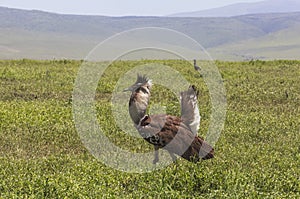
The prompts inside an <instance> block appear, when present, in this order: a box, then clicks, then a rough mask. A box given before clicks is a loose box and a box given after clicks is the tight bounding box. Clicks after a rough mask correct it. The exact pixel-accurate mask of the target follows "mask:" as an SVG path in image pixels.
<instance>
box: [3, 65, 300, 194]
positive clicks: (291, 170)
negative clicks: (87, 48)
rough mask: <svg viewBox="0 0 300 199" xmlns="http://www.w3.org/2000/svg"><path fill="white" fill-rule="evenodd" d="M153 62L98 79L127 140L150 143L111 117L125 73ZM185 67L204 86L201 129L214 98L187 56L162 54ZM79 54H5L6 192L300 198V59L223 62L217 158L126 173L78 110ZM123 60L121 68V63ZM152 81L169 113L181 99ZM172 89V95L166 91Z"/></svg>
mask: <svg viewBox="0 0 300 199" xmlns="http://www.w3.org/2000/svg"><path fill="white" fill-rule="evenodd" d="M141 62H143V63H147V62H149V61H140V62H133V61H132V62H122V61H118V62H115V63H114V64H113V65H111V66H110V67H109V68H108V70H107V71H106V72H105V75H104V78H103V79H102V80H101V81H100V82H99V86H98V89H97V93H96V102H97V103H96V109H97V111H98V119H99V121H103V122H105V126H104V129H105V130H106V131H107V136H108V137H109V138H110V140H112V141H113V142H114V143H116V144H117V145H118V146H120V147H122V148H127V149H130V150H133V151H147V150H149V149H151V147H150V146H149V145H148V144H147V143H146V142H144V141H143V140H142V139H139V138H132V137H129V136H126V135H125V134H124V133H122V131H121V130H120V129H118V128H117V127H116V124H115V123H114V121H113V120H112V116H111V111H110V108H109V107H110V97H111V93H112V90H113V89H114V85H115V84H116V82H117V80H118V78H119V77H120V76H121V75H122V74H123V73H124V72H126V71H127V70H129V69H130V68H132V67H134V66H136V65H138V64H141ZM156 62H161V63H164V64H167V65H169V66H171V67H174V68H175V69H177V70H179V71H180V73H181V74H183V75H184V76H185V77H186V79H188V80H189V81H190V82H193V83H195V84H196V85H197V87H198V88H199V89H200V91H201V94H200V97H199V101H200V104H199V106H200V110H201V116H202V122H201V130H200V132H199V133H200V134H201V135H202V136H205V133H206V130H207V128H208V125H209V115H210V110H209V108H208V107H209V106H210V100H209V95H208V91H207V88H206V86H205V84H204V83H203V80H202V79H201V78H199V75H198V74H195V71H194V70H193V68H192V67H191V65H188V64H187V63H185V62H182V61H172V60H170V61H156ZM80 65H81V62H80V61H69V60H60V61H33V60H16V61H0V85H1V86H0V198H300V78H299V77H300V61H268V62H265V61H250V62H220V61H217V62H216V65H217V66H218V68H219V70H220V73H221V75H222V77H223V79H224V84H225V87H226V90H227V102H228V110H227V117H226V122H225V128H224V131H223V132H222V134H221V137H220V139H219V140H218V142H217V144H216V146H215V152H216V154H215V158H214V159H212V160H208V161H203V162H200V163H197V164H192V163H189V162H187V161H185V160H183V159H178V160H177V161H176V164H172V165H169V166H168V167H167V168H165V169H162V170H157V171H154V172H151V173H142V174H133V173H125V172H121V171H117V170H114V169H112V168H110V167H107V166H106V165H105V164H103V163H102V162H101V161H99V160H97V159H95V158H94V157H93V156H92V155H91V154H90V153H89V151H87V150H86V149H85V147H84V146H83V144H82V143H81V140H80V137H79V135H78V134H77V132H76V129H75V125H74V122H73V115H72V91H73V85H74V81H75V78H76V75H77V72H78V70H79V67H80ZM119 68H122V71H120V70H119ZM167 92H168V91H167V90H166V89H164V88H160V87H154V88H153V95H152V98H151V100H152V101H153V102H158V101H159V102H160V103H162V104H164V105H165V106H166V107H167V108H166V110H167V112H168V113H170V114H177V115H178V114H179V110H180V109H179V103H178V102H177V101H176V98H174V96H172V95H167V96H168V99H164V97H163V96H164V95H165V94H167ZM162 93H164V94H162Z"/></svg>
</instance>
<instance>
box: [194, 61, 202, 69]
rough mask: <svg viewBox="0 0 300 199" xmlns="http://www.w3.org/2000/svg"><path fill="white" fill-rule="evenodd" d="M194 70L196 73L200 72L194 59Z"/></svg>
mask: <svg viewBox="0 0 300 199" xmlns="http://www.w3.org/2000/svg"><path fill="white" fill-rule="evenodd" d="M194 69H195V70H196V71H200V70H201V68H200V66H197V61H196V59H194Z"/></svg>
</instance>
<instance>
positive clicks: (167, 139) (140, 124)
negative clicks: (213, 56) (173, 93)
mask: <svg viewBox="0 0 300 199" xmlns="http://www.w3.org/2000/svg"><path fill="white" fill-rule="evenodd" d="M151 87H152V81H151V80H150V79H149V78H148V77H146V76H141V75H138V76H137V80H136V82H135V83H134V84H133V85H132V86H131V87H129V88H127V89H125V90H124V91H131V92H132V93H131V96H130V100H129V114H130V117H131V119H132V121H133V122H134V125H135V127H136V129H137V130H138V132H139V134H140V135H141V136H142V137H143V138H144V139H145V140H146V141H147V142H149V143H150V144H152V145H154V149H155V154H154V160H153V163H154V164H156V163H157V162H158V161H159V158H158V150H159V149H160V148H163V149H165V150H167V151H168V152H169V154H170V155H171V157H172V159H173V161H175V160H176V156H175V155H174V154H177V155H179V156H181V157H182V158H184V159H186V160H188V161H191V162H198V161H199V160H200V159H203V160H206V159H210V158H213V157H214V149H213V148H212V147H211V146H210V145H209V144H208V143H207V142H205V141H204V140H203V139H202V138H200V137H199V136H197V132H198V129H199V125H200V114H199V110H198V105H197V91H196V89H195V87H194V86H190V87H189V88H188V90H187V91H183V92H181V93H180V98H181V117H176V116H172V115H167V114H156V115H146V109H147V106H148V104H149V100H150V90H151Z"/></svg>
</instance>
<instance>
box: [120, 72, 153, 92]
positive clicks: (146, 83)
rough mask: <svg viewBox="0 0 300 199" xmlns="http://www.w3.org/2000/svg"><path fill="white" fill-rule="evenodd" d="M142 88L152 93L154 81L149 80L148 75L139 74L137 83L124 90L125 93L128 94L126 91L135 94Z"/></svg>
mask: <svg viewBox="0 0 300 199" xmlns="http://www.w3.org/2000/svg"><path fill="white" fill-rule="evenodd" d="M141 87H143V88H145V89H147V90H149V91H150V89H151V87H152V80H151V79H149V78H148V77H147V76H146V75H140V74H137V80H136V82H135V83H134V84H133V85H132V86H130V87H128V88H126V89H124V90H123V91H124V92H126V91H131V92H134V91H136V90H137V89H138V88H141Z"/></svg>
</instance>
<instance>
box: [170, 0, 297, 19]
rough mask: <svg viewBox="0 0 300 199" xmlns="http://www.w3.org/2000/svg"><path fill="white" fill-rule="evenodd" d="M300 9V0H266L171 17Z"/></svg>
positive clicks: (237, 14) (225, 15)
mask: <svg viewBox="0 0 300 199" xmlns="http://www.w3.org/2000/svg"><path fill="white" fill-rule="evenodd" d="M299 11H300V1H298V0H265V1H259V2H254V3H236V4H232V5H227V6H224V7H219V8H213V9H207V10H200V11H195V12H184V13H175V14H172V15H170V17H232V16H239V15H247V14H259V13H260V14H262V13H290V12H299Z"/></svg>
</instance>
